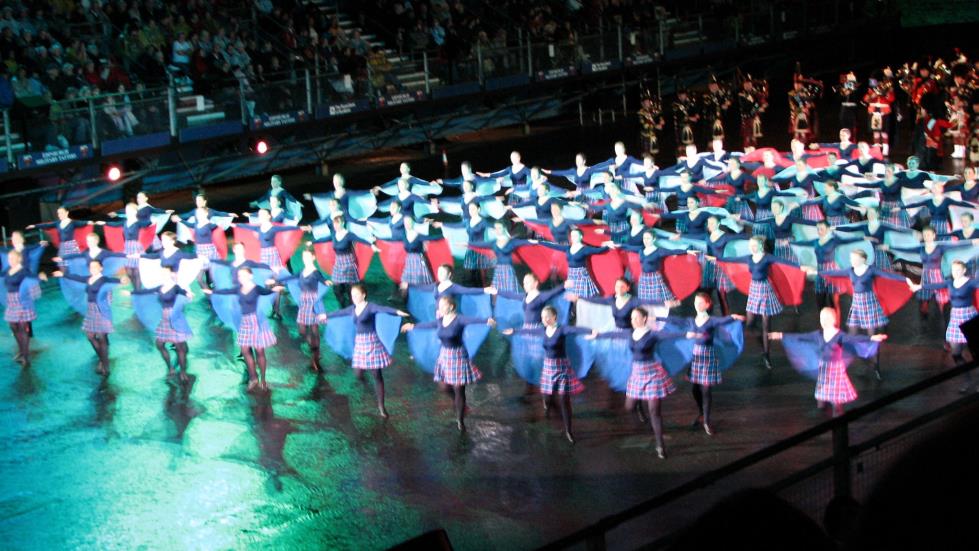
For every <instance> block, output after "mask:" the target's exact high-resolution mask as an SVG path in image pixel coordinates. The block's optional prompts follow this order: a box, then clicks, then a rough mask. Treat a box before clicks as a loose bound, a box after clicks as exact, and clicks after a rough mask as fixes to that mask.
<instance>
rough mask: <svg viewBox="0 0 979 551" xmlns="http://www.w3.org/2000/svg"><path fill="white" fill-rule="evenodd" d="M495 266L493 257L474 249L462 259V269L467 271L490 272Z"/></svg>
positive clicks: (468, 251) (469, 250)
mask: <svg viewBox="0 0 979 551" xmlns="http://www.w3.org/2000/svg"><path fill="white" fill-rule="evenodd" d="M495 265H496V263H495V262H494V261H493V259H492V258H491V257H489V256H487V255H485V254H482V253H478V252H476V251H474V250H472V249H468V250H467V251H466V256H465V257H464V258H463V259H462V267H463V268H465V269H467V270H488V269H490V268H492V267H493V266H495Z"/></svg>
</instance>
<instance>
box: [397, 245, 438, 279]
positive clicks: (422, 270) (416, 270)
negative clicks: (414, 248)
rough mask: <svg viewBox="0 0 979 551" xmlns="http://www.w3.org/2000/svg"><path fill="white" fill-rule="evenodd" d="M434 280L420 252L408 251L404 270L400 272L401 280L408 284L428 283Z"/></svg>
mask: <svg viewBox="0 0 979 551" xmlns="http://www.w3.org/2000/svg"><path fill="white" fill-rule="evenodd" d="M434 281H435V280H433V279H432V272H431V271H430V270H429V269H428V263H427V262H425V257H424V256H422V253H408V256H407V257H406V258H405V267H404V270H402V272H401V282H402V283H407V284H408V285H428V284H430V283H433V282H434Z"/></svg>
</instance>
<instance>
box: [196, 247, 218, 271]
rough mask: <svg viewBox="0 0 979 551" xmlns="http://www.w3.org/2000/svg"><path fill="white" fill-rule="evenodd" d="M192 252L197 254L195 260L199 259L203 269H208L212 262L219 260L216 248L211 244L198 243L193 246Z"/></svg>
mask: <svg viewBox="0 0 979 551" xmlns="http://www.w3.org/2000/svg"><path fill="white" fill-rule="evenodd" d="M194 252H195V253H197V258H199V259H201V266H203V267H204V268H208V267H209V266H210V265H211V261H212V260H221V256H220V255H218V248H217V247H215V246H214V244H213V243H198V244H196V245H194Z"/></svg>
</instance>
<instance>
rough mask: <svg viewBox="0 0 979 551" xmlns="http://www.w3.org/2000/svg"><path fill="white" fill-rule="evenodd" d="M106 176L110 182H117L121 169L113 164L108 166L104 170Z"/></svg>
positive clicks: (120, 176)
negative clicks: (107, 168)
mask: <svg viewBox="0 0 979 551" xmlns="http://www.w3.org/2000/svg"><path fill="white" fill-rule="evenodd" d="M106 177H108V178H109V181H110V182H117V181H119V178H122V169H121V168H119V167H117V166H114V165H113V166H110V167H109V170H108V171H107V172H106Z"/></svg>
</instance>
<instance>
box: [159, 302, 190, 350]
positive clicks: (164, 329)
mask: <svg viewBox="0 0 979 551" xmlns="http://www.w3.org/2000/svg"><path fill="white" fill-rule="evenodd" d="M171 313H172V310H171V309H170V308H164V309H163V317H161V318H160V323H159V325H157V326H156V340H158V341H162V342H187V341H189V340H190V337H191V336H192V335H191V334H190V333H182V332H180V331H177V330H176V329H174V328H173V324H172V323H171V322H170V315H171Z"/></svg>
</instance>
